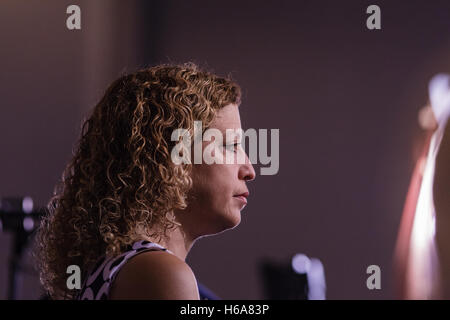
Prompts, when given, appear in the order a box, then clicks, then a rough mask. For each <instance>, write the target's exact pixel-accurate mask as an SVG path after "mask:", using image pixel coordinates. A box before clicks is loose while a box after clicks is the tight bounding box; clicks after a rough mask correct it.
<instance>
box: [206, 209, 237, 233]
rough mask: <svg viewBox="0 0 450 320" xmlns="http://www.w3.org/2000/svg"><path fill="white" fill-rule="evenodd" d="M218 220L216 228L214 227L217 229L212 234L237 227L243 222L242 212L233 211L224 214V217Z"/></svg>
mask: <svg viewBox="0 0 450 320" xmlns="http://www.w3.org/2000/svg"><path fill="white" fill-rule="evenodd" d="M216 222H217V223H216V224H215V228H214V229H215V230H214V231H213V232H211V233H210V234H211V235H213V234H219V233H222V232H225V231H227V230H231V229H234V228H236V227H237V226H238V225H239V224H240V223H241V213H240V212H237V213H234V212H233V215H227V216H223V218H222V219H220V220H219V221H216Z"/></svg>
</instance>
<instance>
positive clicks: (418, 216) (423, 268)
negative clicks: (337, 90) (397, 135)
mask: <svg viewBox="0 0 450 320" xmlns="http://www.w3.org/2000/svg"><path fill="white" fill-rule="evenodd" d="M449 84H450V76H449V75H445V74H438V75H436V76H434V77H433V78H432V79H431V81H430V83H429V98H430V106H426V107H425V108H422V109H421V111H420V113H419V123H420V125H421V127H422V128H423V129H425V130H426V142H425V145H424V148H423V151H422V153H421V155H420V156H419V159H418V160H417V163H416V167H415V169H414V172H413V175H412V178H411V183H410V186H409V190H408V194H407V197H406V201H405V205H404V209H403V215H402V220H401V223H400V229H399V233H398V237H397V243H396V248H395V256H394V267H395V272H396V279H398V280H397V294H398V296H399V298H401V299H438V298H441V297H442V288H441V272H440V263H439V258H438V252H437V247H436V212H435V207H434V200H433V182H434V173H435V164H436V155H437V153H438V151H439V147H440V143H441V140H442V137H443V132H444V129H445V126H446V123H447V119H448V117H449V115H450V86H449ZM449 231H450V230H449Z"/></svg>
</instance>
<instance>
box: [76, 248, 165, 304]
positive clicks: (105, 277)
mask: <svg viewBox="0 0 450 320" xmlns="http://www.w3.org/2000/svg"><path fill="white" fill-rule="evenodd" d="M147 251H166V252H169V253H171V254H173V252H171V251H170V250H168V249H166V248H164V247H162V246H161V245H159V244H157V243H154V242H150V241H146V240H142V241H138V242H135V243H133V245H131V246H130V248H129V250H127V251H125V252H124V253H122V254H120V255H119V256H115V257H103V258H102V259H100V260H99V261H98V262H97V264H96V265H95V266H94V268H92V269H91V272H90V273H89V274H88V276H87V278H86V280H85V281H84V283H83V286H82V287H81V290H80V292H79V293H78V294H77V297H76V300H106V299H108V296H109V290H110V288H111V285H112V283H113V281H114V279H115V278H116V276H117V274H118V272H119V270H120V269H121V268H122V267H123V266H124V265H125V263H126V262H127V261H128V260H130V259H131V258H132V257H134V256H136V255H138V254H140V253H142V252H147Z"/></svg>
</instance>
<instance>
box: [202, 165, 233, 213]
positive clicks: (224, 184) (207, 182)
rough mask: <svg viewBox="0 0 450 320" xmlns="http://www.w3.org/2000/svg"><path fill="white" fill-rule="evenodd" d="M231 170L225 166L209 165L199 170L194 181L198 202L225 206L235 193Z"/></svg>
mask: <svg viewBox="0 0 450 320" xmlns="http://www.w3.org/2000/svg"><path fill="white" fill-rule="evenodd" d="M232 169H233V168H232V167H231V166H229V167H227V166H226V165H210V166H209V168H208V167H206V168H202V170H199V171H198V172H197V174H196V175H195V179H194V184H196V187H195V189H196V190H197V192H196V193H197V195H198V197H199V198H200V199H199V200H200V201H202V202H204V203H207V204H209V205H211V204H214V205H216V206H217V205H219V206H223V205H226V202H227V201H229V200H230V199H231V197H232V196H233V192H235V191H236V190H235V189H236V187H233V183H234V181H235V180H234V179H233V175H232Z"/></svg>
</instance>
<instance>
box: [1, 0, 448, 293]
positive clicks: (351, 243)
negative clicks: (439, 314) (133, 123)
mask: <svg viewBox="0 0 450 320" xmlns="http://www.w3.org/2000/svg"><path fill="white" fill-rule="evenodd" d="M71 4H76V5H78V6H80V8H81V30H68V29H67V28H66V19H67V17H68V14H67V13H66V8H67V7H68V6H69V5H71ZM371 4H373V3H372V2H369V1H345V2H344V1H341V2H337V1H322V0H320V1H312V0H298V1H283V0H279V1H264V2H262V1H235V0H229V1H226V2H217V1H199V0H192V1H137V0H134V1H126V2H125V1H119V0H107V1H106V0H96V1H87V0H86V1H80V0H76V1H65V0H51V1H50V0H46V1H42V2H39V4H33V5H31V4H30V3H29V1H25V0H3V1H1V2H0V43H1V49H0V108H1V111H0V150H1V155H0V197H3V196H25V195H27V196H30V197H32V198H33V200H34V203H35V207H41V206H45V205H46V203H47V201H48V200H49V198H50V196H51V194H52V191H53V187H54V185H55V183H56V182H57V180H58V179H60V177H61V173H62V171H63V169H64V167H65V165H66V163H67V162H68V161H69V159H70V157H71V153H72V147H73V146H74V144H75V142H76V140H77V138H78V136H79V133H80V126H81V122H82V119H83V117H84V116H85V115H86V113H87V112H88V111H89V110H90V109H91V108H92V107H93V106H94V105H95V104H96V103H97V101H98V100H99V99H100V97H101V96H102V95H103V93H104V90H105V89H106V87H107V85H108V84H109V83H110V82H111V81H112V80H114V79H116V78H117V77H118V76H120V75H121V74H122V73H124V72H131V71H135V70H137V69H139V68H142V67H145V66H151V65H155V64H159V63H167V62H187V61H193V62H196V63H198V64H200V65H201V66H203V67H206V68H208V69H209V70H212V71H214V72H216V73H218V74H220V75H227V74H229V73H231V74H232V76H233V78H234V79H235V80H236V81H237V82H238V83H239V84H240V85H241V86H242V88H243V92H244V96H243V104H242V106H241V107H240V112H241V120H242V125H243V128H244V129H246V128H256V129H258V128H265V129H272V128H277V129H280V170H279V172H278V174H277V175H274V176H260V175H258V176H257V177H256V179H255V181H253V182H251V183H249V184H248V187H249V190H250V197H249V204H248V206H247V207H246V208H245V209H244V211H243V217H242V222H241V224H240V226H239V227H238V228H236V229H234V230H232V231H229V232H226V233H223V234H221V235H218V236H214V237H208V238H206V239H202V240H200V241H198V242H197V243H196V244H195V246H194V248H193V249H192V251H191V253H190V255H189V257H188V262H189V263H190V265H191V267H192V269H193V270H194V272H195V273H196V276H197V278H198V280H199V281H200V282H202V283H203V284H204V285H206V286H207V287H209V288H210V289H211V290H213V291H214V292H215V293H216V294H217V295H219V296H220V297H222V298H225V299H260V298H264V292H263V291H264V288H263V283H262V279H261V274H260V267H259V266H260V264H261V261H262V260H263V259H271V260H273V261H287V260H288V259H289V258H290V257H292V256H293V255H294V254H295V253H299V252H301V253H304V254H307V255H308V256H311V257H316V258H318V259H320V260H321V261H322V263H323V266H324V270H325V277H326V284H327V295H326V296H327V299H392V298H394V288H393V279H392V278H393V273H392V255H393V251H394V245H395V240H396V236H397V231H398V226H399V223H400V218H401V213H402V208H403V204H404V200H405V196H406V193H407V189H408V184H409V179H410V176H411V173H412V171H413V167H414V164H415V157H416V156H417V152H418V150H417V149H418V148H417V147H416V145H417V141H419V140H420V139H421V134H422V132H421V129H420V127H419V125H418V121H417V114H418V111H419V109H420V108H421V107H422V106H423V105H424V104H425V103H426V102H427V99H428V96H427V84H428V81H429V80H430V78H431V76H432V75H434V74H436V73H438V72H450V38H449V34H450V2H448V1H444V0H443V1H439V0H435V1H433V2H430V1H414V2H413V1H395V2H393V1H389V2H388V1H377V2H376V4H377V5H378V6H379V7H380V8H381V27H382V28H381V30H373V31H371V30H368V29H367V28H366V19H367V18H368V16H369V15H368V14H366V9H367V7H368V6H369V5H371ZM255 169H256V172H257V173H259V166H258V165H256V166H255ZM11 237H12V235H11V234H10V233H8V232H3V233H0V298H1V299H5V298H6V297H7V283H8V259H9V258H10V256H11V249H10V248H11V241H12V240H11V239H12V238H11ZM373 264H375V265H378V266H380V268H381V289H380V290H368V289H367V286H366V279H367V277H368V274H367V273H366V269H367V267H368V266H369V265H373ZM24 265H28V266H29V267H30V268H31V267H32V261H31V260H30V259H29V257H27V256H25V258H24ZM21 279H22V280H21V282H20V284H19V288H18V294H17V298H18V299H37V298H38V297H39V296H40V295H41V294H42V291H41V288H40V285H39V280H38V278H37V275H36V273H35V272H33V271H32V270H28V269H26V270H25V272H23V274H22V277H21Z"/></svg>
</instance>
